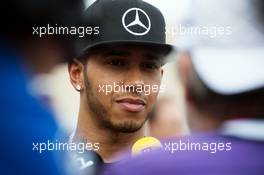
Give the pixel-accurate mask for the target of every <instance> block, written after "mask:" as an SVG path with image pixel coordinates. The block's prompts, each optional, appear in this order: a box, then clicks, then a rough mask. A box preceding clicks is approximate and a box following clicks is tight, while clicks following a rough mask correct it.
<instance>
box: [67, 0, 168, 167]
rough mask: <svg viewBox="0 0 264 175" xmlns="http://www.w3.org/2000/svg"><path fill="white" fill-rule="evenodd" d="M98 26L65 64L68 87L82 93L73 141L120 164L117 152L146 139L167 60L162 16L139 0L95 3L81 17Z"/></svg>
mask: <svg viewBox="0 0 264 175" xmlns="http://www.w3.org/2000/svg"><path fill="white" fill-rule="evenodd" d="M85 19H86V22H87V25H89V26H93V27H98V28H99V34H94V35H92V36H91V37H90V38H88V40H87V41H83V42H84V44H85V48H84V50H83V51H82V53H81V54H80V56H79V57H78V58H76V59H74V60H73V61H72V62H71V63H70V64H69V73H70V79H71V83H72V85H73V86H74V88H75V89H76V90H77V91H79V92H80V110H79V118H78V125H77V129H76V132H75V135H74V136H73V141H81V142H89V143H92V144H93V145H94V144H96V143H97V144H98V145H97V146H98V147H99V149H94V150H96V151H97V153H98V154H99V155H100V156H101V157H102V159H103V161H104V162H106V163H109V162H114V161H117V160H120V159H121V157H120V156H118V153H119V152H120V150H123V149H125V148H129V147H131V146H132V144H133V143H134V142H135V141H136V140H138V139H139V138H141V137H143V136H144V128H143V125H144V123H145V121H146V120H147V119H148V117H149V116H150V114H151V112H152V110H153V107H154V105H155V101H156V98H157V95H158V88H159V86H160V83H161V78H162V74H163V70H162V68H161V67H162V65H163V64H164V63H165V60H164V58H165V56H166V55H167V54H168V53H169V52H170V51H171V50H172V48H171V46H169V45H166V44H165V22H164V18H163V16H162V14H161V12H160V11H159V10H158V9H157V8H155V7H153V6H152V5H150V4H148V3H146V2H144V1H141V0H126V1H124V0H114V1H109V0H98V1H96V2H95V3H94V4H92V5H91V6H90V7H89V8H88V9H87V10H86V12H85Z"/></svg>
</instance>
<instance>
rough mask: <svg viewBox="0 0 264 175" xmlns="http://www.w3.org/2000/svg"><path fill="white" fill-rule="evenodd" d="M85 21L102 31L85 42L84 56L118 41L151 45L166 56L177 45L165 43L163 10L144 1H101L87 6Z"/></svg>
mask: <svg viewBox="0 0 264 175" xmlns="http://www.w3.org/2000/svg"><path fill="white" fill-rule="evenodd" d="M84 21H85V25H86V26H93V27H98V30H99V33H98V34H93V35H91V36H89V37H86V38H85V39H84V40H82V41H81V45H82V46H81V55H85V54H86V53H88V52H89V51H91V50H92V49H93V48H95V47H102V46H107V45H114V44H118V45H120V44H126V45H143V46H148V47H151V48H153V49H155V50H156V51H160V52H161V53H162V54H164V55H167V54H169V53H170V52H171V51H172V48H173V47H172V46H171V45H168V44H166V43H165V39H166V35H165V20H164V17H163V15H162V13H161V12H160V10H159V9H158V8H156V7H154V6H152V5H150V4H149V3H146V2H144V1H142V0H97V1H96V2H94V3H93V4H92V5H90V6H89V7H88V8H87V9H86V11H85V13H84Z"/></svg>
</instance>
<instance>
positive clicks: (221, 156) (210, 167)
mask: <svg viewBox="0 0 264 175" xmlns="http://www.w3.org/2000/svg"><path fill="white" fill-rule="evenodd" d="M179 140H182V141H188V140H189V141H190V142H192V143H197V142H199V143H204V142H207V143H214V142H218V143H219V142H223V143H229V142H231V147H232V149H231V150H229V151H218V152H216V153H214V154H213V153H210V152H209V151H177V152H174V153H173V154H172V153H171V152H169V151H165V150H164V148H163V149H162V150H157V151H153V152H151V153H146V154H143V155H141V156H138V157H135V158H132V159H127V160H124V161H122V162H120V163H118V164H116V165H114V166H112V167H110V168H108V169H107V170H105V172H104V175H154V174H160V175H163V174H164V175H171V174H173V175H264V142H263V141H253V140H244V139H240V138H235V137H228V136H221V135H219V134H216V133H211V134H200V135H194V136H190V137H184V138H177V139H171V140H169V141H168V140H167V141H164V142H167V143H168V142H178V141H179Z"/></svg>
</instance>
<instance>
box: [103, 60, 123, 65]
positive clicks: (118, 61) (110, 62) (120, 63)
mask: <svg viewBox="0 0 264 175" xmlns="http://www.w3.org/2000/svg"><path fill="white" fill-rule="evenodd" d="M107 63H108V64H109V65H112V66H125V64H126V63H125V61H124V60H120V59H115V60H109V61H108V62H107Z"/></svg>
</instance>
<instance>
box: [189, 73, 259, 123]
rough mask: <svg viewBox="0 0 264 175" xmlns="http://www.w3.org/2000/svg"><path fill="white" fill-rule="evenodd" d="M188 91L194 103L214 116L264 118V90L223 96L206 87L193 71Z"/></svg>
mask: <svg viewBox="0 0 264 175" xmlns="http://www.w3.org/2000/svg"><path fill="white" fill-rule="evenodd" d="M192 70H193V71H192V74H191V77H190V82H189V85H188V87H187V88H188V91H189V93H190V94H189V95H190V98H191V101H192V103H194V104H195V105H196V106H197V107H198V108H199V109H201V110H203V111H207V112H208V113H210V114H211V115H213V116H217V117H227V118H230V117H231V118H232V117H234V118H264V88H260V89H256V90H252V91H249V92H244V93H240V94H234V95H222V94H218V93H216V92H214V91H213V90H211V89H210V88H209V87H208V86H206V85H205V84H204V83H203V82H202V80H201V79H200V78H199V76H198V74H197V73H196V72H195V70H194V69H192Z"/></svg>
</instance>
